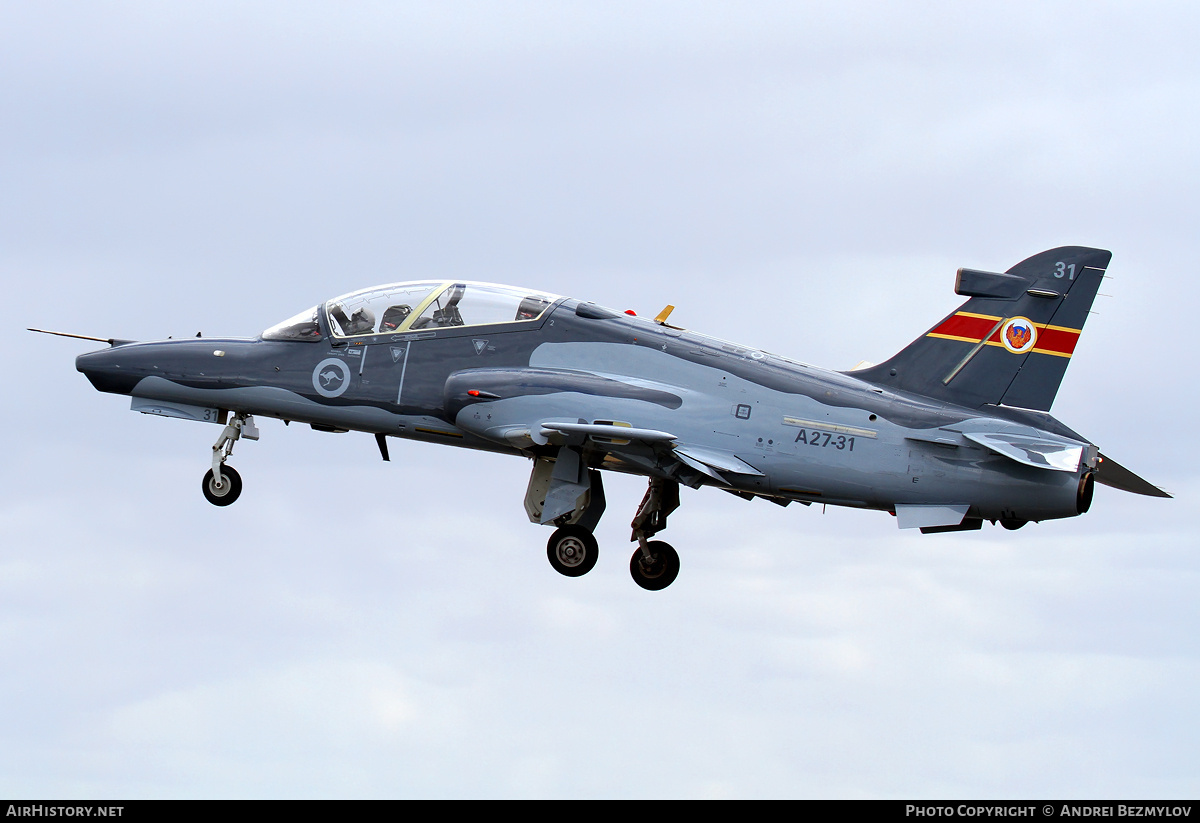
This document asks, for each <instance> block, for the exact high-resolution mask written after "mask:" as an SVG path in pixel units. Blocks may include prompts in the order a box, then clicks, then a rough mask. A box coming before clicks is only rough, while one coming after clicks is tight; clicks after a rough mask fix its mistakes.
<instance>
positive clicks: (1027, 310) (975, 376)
mask: <svg viewBox="0 0 1200 823" xmlns="http://www.w3.org/2000/svg"><path fill="white" fill-rule="evenodd" d="M1111 258H1112V253H1111V252H1107V251H1104V250H1102V249H1089V248H1084V247H1082V246H1063V247H1062V248H1057V249H1050V250H1049V251H1044V252H1042V253H1041V254H1035V255H1034V256H1033V257H1030V258H1029V259H1028V260H1023V261H1021V262H1020V263H1018V264H1017V265H1015V266H1013V267H1012V268H1011V269H1009V270H1008V271H1007V272H1006V273H1004V274H996V273H992V272H982V271H974V270H971V269H959V270H958V279H957V281H956V283H955V287H954V290H955V292H957V293H958V294H961V295H965V296H967V297H970V299H969V300H968V301H967V302H966V303H963V304H962V305H961V306H959V308H958V310H957V311H955V312H954V313H953V314H951V315H949V316H948V317H946V318H945V319H943V320H942V321H941V322H940V323H938V324H937V325H936V326H934V327H933V328H931V329H930V330H929V331H927V332H926V333H925V334H923V335H921V336H920V337H918V338H917V339H916V340H914V341H913V342H912V343H910V344H909V345H908V346H907V347H906V348H905V349H903V350H902V351H901V352H900V353H898V354H897V355H895V356H894V357H892V358H891V359H890V360H888V361H887V362H886V363H882V364H880V365H878V366H873V367H871V368H869V369H863V370H861V371H856V372H854V376H855V377H858V378H861V379H864V380H869V381H871V382H872V383H876V384H878V385H881V386H886V387H888V388H893V389H901V390H904V391H911V392H915V393H917V394H923V395H927V396H929V397H935V398H937V399H939V400H945V401H946V402H950V403H955V404H958V405H962V406H967V407H969V408H978V407H980V406H983V405H987V404H1001V403H1003V404H1005V405H1009V406H1019V407H1021V408H1026V409H1037V410H1039V411H1049V410H1050V406H1051V404H1052V403H1053V402H1054V395H1055V394H1057V393H1058V386H1059V384H1060V383H1061V382H1062V378H1063V374H1064V373H1065V372H1066V370H1067V365H1068V364H1069V363H1070V362H1071V354H1072V353H1073V352H1074V350H1075V343H1076V341H1078V339H1079V334H1080V332H1081V331H1082V330H1083V324H1084V322H1085V321H1086V320H1087V315H1088V311H1089V310H1090V309H1091V307H1092V301H1093V300H1094V299H1095V297H1096V290H1097V289H1098V288H1099V287H1100V281H1101V279H1102V278H1103V277H1104V270H1105V269H1106V268H1108V262H1109V260H1110V259H1111Z"/></svg>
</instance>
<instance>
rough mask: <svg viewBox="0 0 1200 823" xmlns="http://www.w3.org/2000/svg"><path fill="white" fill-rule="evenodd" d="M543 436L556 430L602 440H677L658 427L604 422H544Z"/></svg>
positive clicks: (649, 441)
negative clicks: (657, 428) (648, 427)
mask: <svg viewBox="0 0 1200 823" xmlns="http://www.w3.org/2000/svg"><path fill="white" fill-rule="evenodd" d="M541 430H542V436H543V437H545V436H549V435H550V434H552V433H554V432H562V433H563V434H581V435H584V436H586V437H591V438H593V439H599V440H600V441H601V442H611V441H622V440H638V441H641V442H643V443H665V442H670V441H672V440H676V439H677V438H676V437H675V435H673V434H670V433H668V432H663V431H658V430H656V429H635V428H633V427H631V426H613V425H605V424H602V423H554V422H548V423H542V424H541Z"/></svg>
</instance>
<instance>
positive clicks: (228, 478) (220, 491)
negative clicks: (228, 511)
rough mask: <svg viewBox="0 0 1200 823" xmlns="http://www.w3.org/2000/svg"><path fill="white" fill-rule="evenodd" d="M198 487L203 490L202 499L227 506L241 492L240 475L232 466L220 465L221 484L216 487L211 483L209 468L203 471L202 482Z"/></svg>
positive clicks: (211, 475) (211, 476)
mask: <svg viewBox="0 0 1200 823" xmlns="http://www.w3.org/2000/svg"><path fill="white" fill-rule="evenodd" d="M200 488H201V491H203V492H204V499H205V500H207V501H208V502H209V503H212V504H213V505H214V506H228V505H229V504H230V503H232V502H233V501H235V500H237V499H238V497H239V496H240V495H241V493H242V476H241V475H240V474H238V473H237V470H236V469H234V468H233V466H222V467H221V485H220V487H217V486H216V485H215V484H214V483H213V471H212V469H209V470H208V471H207V472H205V473H204V482H203V483H202V484H201V486H200Z"/></svg>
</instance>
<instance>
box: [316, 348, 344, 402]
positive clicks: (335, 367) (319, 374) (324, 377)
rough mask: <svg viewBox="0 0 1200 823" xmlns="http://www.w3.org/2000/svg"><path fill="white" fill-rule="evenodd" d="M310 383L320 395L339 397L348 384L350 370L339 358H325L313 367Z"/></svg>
mask: <svg viewBox="0 0 1200 823" xmlns="http://www.w3.org/2000/svg"><path fill="white" fill-rule="evenodd" d="M312 383H313V388H314V389H316V390H317V394H319V395H321V396H322V397H330V398H332V397H339V396H341V394H342V392H344V391H345V390H346V389H347V388H348V387H349V385H350V370H349V369H348V368H346V364H345V363H343V362H342V361H341V360H340V359H339V358H337V357H330V358H327V359H325V360H322V361H321V362H320V363H318V364H317V367H316V368H315V369H313V377H312Z"/></svg>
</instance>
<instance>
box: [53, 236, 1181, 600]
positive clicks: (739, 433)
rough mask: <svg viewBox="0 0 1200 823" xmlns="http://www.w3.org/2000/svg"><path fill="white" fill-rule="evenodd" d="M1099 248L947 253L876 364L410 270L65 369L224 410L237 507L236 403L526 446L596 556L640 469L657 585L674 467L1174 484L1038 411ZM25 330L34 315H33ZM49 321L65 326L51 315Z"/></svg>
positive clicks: (104, 383) (1041, 485)
mask: <svg viewBox="0 0 1200 823" xmlns="http://www.w3.org/2000/svg"><path fill="white" fill-rule="evenodd" d="M1110 257H1111V254H1110V253H1109V252H1107V251H1103V250H1100V249H1091V248H1083V247H1077V246H1070V247H1063V248H1057V249H1051V250H1049V251H1046V252H1042V253H1041V254H1037V255H1035V256H1033V257H1030V258H1029V259H1027V260H1025V261H1023V262H1021V263H1018V264H1017V265H1016V266H1013V267H1012V268H1011V269H1009V270H1008V271H1007V272H1005V273H996V272H987V271H978V270H973V269H959V271H958V274H957V279H956V282H955V291H956V292H957V293H958V294H960V295H962V296H964V297H966V298H968V299H967V300H966V302H965V303H963V304H962V305H961V306H960V307H959V308H958V309H957V310H956V311H954V312H952V313H951V314H950V315H948V316H947V317H945V318H943V319H941V320H939V321H938V322H937V323H936V324H934V326H933V327H932V328H930V329H929V330H928V331H927V332H925V333H923V334H921V335H920V336H919V337H917V338H916V340H914V341H913V342H912V343H911V344H910V345H909V346H907V347H906V348H904V349H903V350H902V351H900V352H899V353H897V354H896V355H895V356H893V357H892V358H891V359H889V360H887V361H886V362H884V363H882V364H880V365H876V366H870V367H867V368H861V369H857V370H852V371H845V372H840V371H827V370H824V369H819V368H815V367H813V366H809V365H806V364H804V363H801V362H798V361H795V360H790V359H788V358H786V357H781V356H778V355H775V354H771V353H769V352H765V351H761V350H759V349H755V348H753V347H750V346H743V345H737V344H733V343H728V342H725V341H723V340H718V339H715V338H712V337H707V336H705V335H702V334H697V333H695V332H692V331H689V330H686V329H683V328H679V327H677V326H673V325H671V324H670V323H669V322H667V321H668V315H669V314H670V310H671V308H672V307H670V306H668V307H667V308H666V309H664V310H663V312H662V313H661V314H660V315H659V316H658V317H656V318H654V319H653V320H649V319H644V318H642V317H638V316H636V315H634V314H633V313H632V312H625V313H622V312H619V311H613V310H610V309H607V308H604V307H602V306H599V305H596V304H594V303H589V302H584V301H581V300H576V299H571V298H564V297H559V296H556V295H553V294H549V293H545V292H540V291H532V290H527V289H519V288H512V287H509V286H500V285H493V284H486V283H475V282H463V281H457V280H427V281H421V282H406V283H396V284H393V285H386V286H379V287H375V288H369V289H364V290H362V291H356V292H353V293H350V294H346V295H343V296H341V297H335V298H333V299H332V300H329V301H327V302H325V303H323V304H321V305H319V306H315V307H313V308H311V309H307V310H305V311H303V312H300V313H299V314H297V315H295V316H294V317H291V318H289V319H287V320H284V321H283V322H282V323H279V324H278V325H275V326H272V327H271V328H269V329H267V330H266V331H264V332H263V333H262V334H261V335H259V336H258V337H256V338H254V339H227V338H220V339H214V338H201V337H199V335H197V338H186V339H168V340H165V341H157V342H134V341H129V340H118V339H103V338H94V337H85V336H83V335H67V336H71V337H83V338H84V339H89V340H98V341H101V342H106V343H108V348H106V349H101V350H98V351H93V352H89V353H86V354H81V355H79V357H78V358H77V359H76V367H77V368H78V370H79V371H81V372H83V373H84V374H85V375H86V376H87V378H88V379H89V380H90V381H91V382H92V384H93V385H94V386H95V387H96V388H97V389H99V390H100V391H104V392H112V393H115V394H122V395H129V396H130V397H131V398H132V402H131V407H132V409H133V410H134V411H138V412H143V413H147V414H156V415H164V416H167V417H175V418H183V419H186V420H196V421H202V422H207V423H212V424H215V425H218V426H220V427H221V433H220V436H219V437H218V438H217V441H216V443H215V444H214V445H213V448H212V460H211V466H210V468H209V469H208V471H207V473H206V474H205V475H204V479H203V482H202V490H203V493H204V496H205V497H206V498H207V499H208V500H209V502H211V503H212V504H214V505H216V506H227V505H229V504H231V503H233V502H234V501H235V500H236V499H237V498H238V496H239V495H240V494H241V491H242V480H241V478H240V476H239V475H238V473H237V472H236V471H235V470H234V469H233V467H232V466H230V465H228V463H227V460H228V459H229V456H230V454H231V453H232V451H233V448H234V445H235V444H236V443H237V442H238V441H239V440H240V439H243V438H244V439H248V440H257V439H258V438H259V429H258V427H257V426H256V424H255V420H254V418H255V417H256V416H258V417H274V418H278V419H281V420H283V421H284V422H285V423H286V422H291V421H296V422H301V423H307V424H309V425H310V426H312V427H313V428H314V429H318V430H320V431H329V432H344V431H361V432H368V433H370V434H373V435H374V436H375V440H376V442H377V444H378V448H379V452H380V455H381V456H382V458H383V459H384V460H388V459H389V450H388V438H393V437H399V438H408V439H414V440H424V441H429V442H433V443H441V444H445V445H450V446H459V447H463V448H471V449H483V450H487V451H492V452H501V453H505V454H512V455H520V456H523V457H525V458H527V459H530V460H531V461H532V470H531V472H530V476H529V484H528V487H527V490H526V493H525V511H526V514H527V515H528V517H529V519H530V520H531V521H532V522H534V523H539V524H542V525H546V526H551V527H553V528H554V533H553V534H552V535H551V537H550V539H549V542H548V544H547V556H548V558H549V561H550V563H551V565H552V566H553V567H554V569H555V570H557V571H558V572H560V573H561V574H564V575H567V576H569V577H577V576H580V575H583V574H586V573H587V572H588V571H590V570H591V569H592V567H593V566H595V564H596V558H597V551H598V547H597V541H596V539H595V537H594V536H593V531H594V530H595V528H596V525H597V523H598V522H599V520H600V517H601V515H602V514H603V513H604V509H605V500H604V483H603V472H605V471H619V472H626V473H630V474H636V475H642V476H645V477H646V478H648V481H649V483H648V488H647V491H646V494H645V497H644V498H643V500H642V503H641V505H640V506H639V508H638V510H637V512H636V514H635V516H634V518H633V522H632V538H631V542H636V543H637V544H638V545H637V548H636V549H635V550H634V552H633V556H632V557H631V559H630V564H629V568H630V572H631V574H632V576H633V579H634V580H635V581H636V582H637V584H638V585H640V586H642V587H643V588H645V589H649V590H659V589H663V588H665V587H666V586H668V585H670V584H671V582H672V581H673V580H674V579H675V577H676V575H677V574H678V572H679V556H678V554H677V553H676V551H675V549H674V548H672V547H671V546H670V545H669V544H668V543H665V542H663V541H660V540H653V539H651V538H653V537H654V536H655V535H656V534H657V533H658V532H660V531H662V530H663V529H664V528H665V527H666V525H667V518H668V516H669V515H670V514H671V512H672V511H674V510H675V509H676V507H678V505H679V503H680V497H679V487H680V485H683V486H687V487H689V488H694V489H698V488H701V487H704V486H711V487H714V488H717V489H720V490H723V491H726V492H730V493H732V494H735V495H738V496H740V497H743V498H746V499H754V498H763V499H766V500H770V501H772V502H774V503H777V504H780V505H783V506H786V505H788V504H790V503H793V502H795V503H800V504H803V505H806V506H807V505H811V504H813V503H821V504H828V505H835V506H850V507H855V508H862V509H873V510H876V511H881V512H888V513H890V514H893V515H894V516H895V517H896V522H897V525H898V526H899V527H900V528H902V529H906V528H919V529H920V530H921V531H922V532H926V533H929V532H948V531H961V530H971V529H979V528H981V527H982V525H983V523H984V521H990V522H991V523H992V524H996V523H999V524H1000V525H1001V526H1003V527H1005V528H1008V529H1016V528H1020V527H1021V526H1023V525H1025V524H1026V523H1027V522H1029V521H1041V520H1049V519H1054V518H1064V517H1074V516H1076V515H1079V514H1082V513H1084V512H1086V511H1087V510H1088V508H1089V507H1090V506H1091V503H1092V494H1093V488H1094V483H1096V482H1100V483H1105V484H1107V485H1110V486H1114V487H1116V488H1118V489H1124V490H1126V491H1130V492H1134V493H1137V494H1144V495H1150V496H1158V497H1169V496H1170V495H1168V494H1166V493H1165V492H1163V491H1162V490H1160V489H1158V488H1156V487H1155V486H1153V485H1151V484H1150V483H1148V482H1147V481H1145V480H1143V479H1141V478H1140V477H1138V476H1137V475H1135V474H1133V473H1132V472H1130V471H1128V470H1127V469H1125V468H1123V467H1122V466H1120V465H1119V464H1117V463H1116V462H1114V461H1112V460H1110V459H1108V458H1106V457H1105V456H1103V455H1102V454H1100V452H1099V450H1098V449H1097V447H1096V446H1095V445H1094V444H1092V443H1091V442H1090V441H1089V440H1088V439H1087V438H1085V437H1083V436H1082V435H1079V434H1077V433H1076V432H1074V431H1072V430H1071V429H1070V428H1068V427H1067V426H1065V425H1064V424H1062V423H1060V422H1059V421H1058V420H1056V419H1055V418H1054V417H1052V416H1051V415H1050V413H1049V410H1050V406H1051V404H1052V403H1053V401H1054V397H1055V394H1056V393H1057V391H1058V387H1059V384H1060V381H1061V380H1062V377H1063V373H1064V372H1065V370H1066V368H1067V365H1068V364H1069V363H1070V361H1071V356H1072V354H1073V352H1074V350H1075V345H1076V342H1077V341H1078V339H1079V335H1080V332H1081V330H1082V329H1083V326H1084V322H1085V321H1086V319H1087V316H1088V313H1089V310H1090V308H1091V305H1092V300H1093V298H1094V297H1095V295H1096V291H1097V288H1098V286H1099V285H1100V282H1101V279H1102V278H1103V277H1104V273H1105V269H1106V268H1107V267H1108V264H1109V260H1110ZM33 331H41V330H39V329H33ZM50 333H54V334H61V333H60V332H50Z"/></svg>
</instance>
